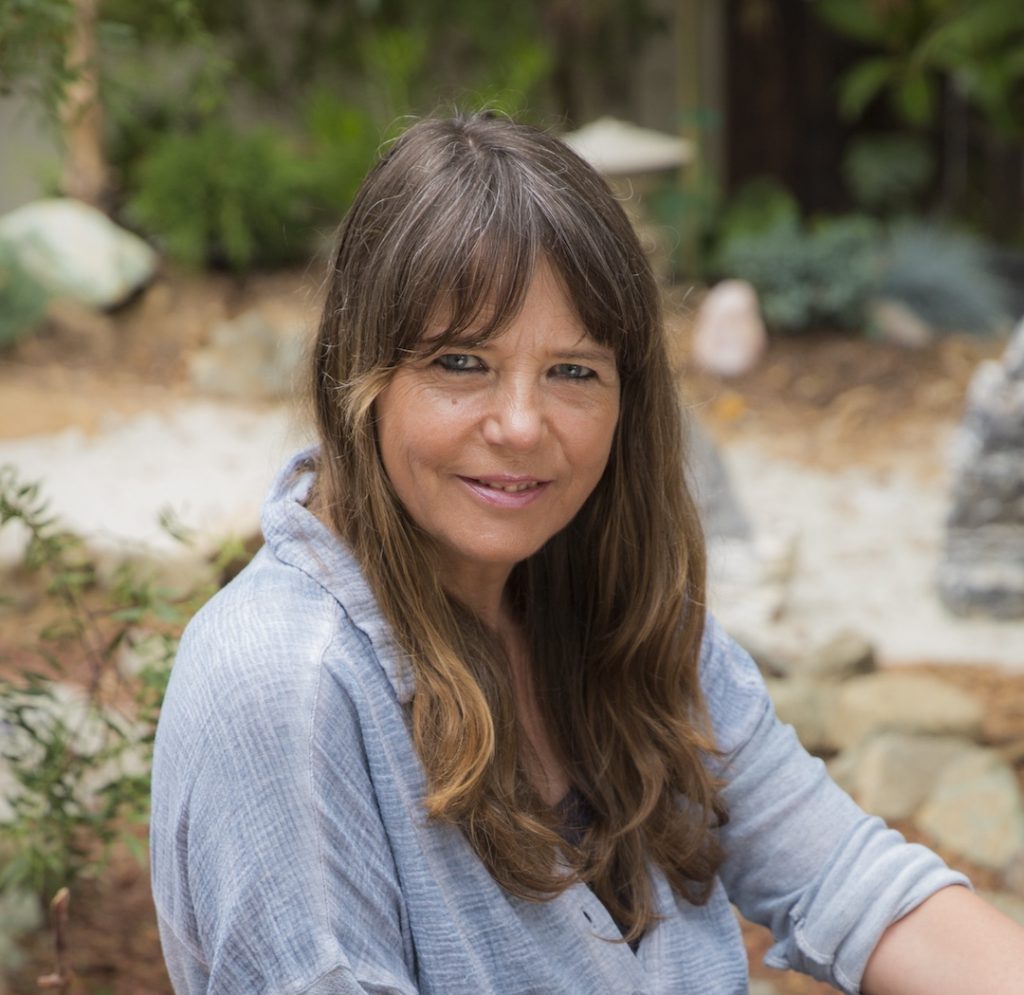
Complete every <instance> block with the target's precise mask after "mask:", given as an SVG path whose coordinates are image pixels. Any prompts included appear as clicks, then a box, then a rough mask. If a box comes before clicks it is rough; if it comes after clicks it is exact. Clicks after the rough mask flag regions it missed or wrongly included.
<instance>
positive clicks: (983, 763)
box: [916, 747, 1024, 870]
mask: <svg viewBox="0 0 1024 995" xmlns="http://www.w3.org/2000/svg"><path fill="white" fill-rule="evenodd" d="M916 821H917V825H918V826H919V827H920V828H921V829H922V830H923V831H924V832H926V833H927V834H928V835H929V836H930V837H931V838H932V839H933V840H934V841H935V842H936V843H937V844H939V845H940V846H943V847H949V848H950V849H952V850H954V851H956V852H957V853H959V854H961V855H962V856H963V857H965V858H966V859H968V860H970V861H971V862H973V863H975V864H978V865H980V866H982V867H986V868H989V869H991V870H1002V869H1004V868H1005V867H1006V866H1007V865H1008V864H1009V863H1010V861H1011V860H1012V859H1013V858H1014V857H1015V856H1016V854H1017V853H1018V852H1019V851H1020V849H1021V847H1022V846H1024V802H1022V800H1021V795H1020V789H1019V788H1018V786H1017V778H1016V776H1015V775H1014V772H1013V768H1012V767H1010V765H1009V764H1008V763H1006V761H1005V760H1003V759H1002V757H1000V756H999V754H998V753H996V752H995V751H993V750H986V749H982V748H981V747H977V748H975V749H974V750H972V751H971V752H970V753H968V754H965V755H963V756H961V757H960V758H958V759H956V760H954V761H953V762H952V763H950V764H949V765H948V766H947V767H946V769H945V770H944V771H943V772H942V774H941V775H940V776H939V779H938V781H937V783H936V785H935V788H934V790H933V791H932V793H931V796H930V797H929V799H928V800H927V801H926V802H925V803H924V805H922V806H921V808H920V809H919V811H918V813H917V819H916Z"/></svg>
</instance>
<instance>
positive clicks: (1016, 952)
mask: <svg viewBox="0 0 1024 995" xmlns="http://www.w3.org/2000/svg"><path fill="white" fill-rule="evenodd" d="M861 990H862V991H863V992H864V993H865V995H962V993H963V992H984V993H985V995H1016V993H1019V992H1021V991H1024V927H1021V926H1019V925H1017V923H1015V922H1014V921H1013V920H1012V919H1009V918H1007V917H1006V916H1004V915H1003V914H1002V913H1001V912H999V911H997V910H996V909H994V908H993V907H992V906H991V905H989V904H988V903H987V902H985V901H983V900H982V899H980V898H978V896H977V895H975V894H974V893H973V892H971V891H968V890H967V889H966V888H959V887H952V888H943V889H942V890H941V891H938V892H936V893H935V894H934V895H932V896H931V898H929V899H927V900H926V901H925V902H922V903H921V905H919V906H918V907H917V908H916V909H914V911H913V912H911V913H910V914H909V915H907V916H904V918H902V919H900V920H899V921H897V922H894V923H893V924H892V925H891V926H890V927H889V928H888V929H887V930H886V931H885V933H883V934H882V938H881V940H880V941H879V943H878V946H877V947H875V952H874V953H873V954H872V955H871V958H870V960H869V961H868V965H867V968H866V969H865V971H864V979H863V982H862V988H861Z"/></svg>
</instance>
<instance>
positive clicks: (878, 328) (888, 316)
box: [868, 298, 935, 349]
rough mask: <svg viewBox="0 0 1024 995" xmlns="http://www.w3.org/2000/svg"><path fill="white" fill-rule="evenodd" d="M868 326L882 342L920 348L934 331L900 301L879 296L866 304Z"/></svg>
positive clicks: (928, 340)
mask: <svg viewBox="0 0 1024 995" xmlns="http://www.w3.org/2000/svg"><path fill="white" fill-rule="evenodd" d="M868 327H869V328H870V329H871V332H872V334H873V335H874V336H875V337H876V338H879V339H881V340H882V341H883V342H890V343H892V344H893V345H900V346H905V347H906V348H909V349H921V348H923V347H924V346H926V345H928V344H929V343H930V342H931V341H932V340H933V339H934V338H935V332H934V330H933V329H932V328H931V326H930V325H929V324H928V322H926V321H924V320H923V319H922V318H921V316H920V315H918V314H917V313H916V312H915V311H913V310H912V309H911V308H909V307H907V305H906V304H904V303H903V302H902V301H895V300H889V299H888V298H880V299H878V300H875V301H873V302H872V303H871V304H870V305H869V306H868Z"/></svg>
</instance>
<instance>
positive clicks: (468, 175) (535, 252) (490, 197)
mask: <svg viewBox="0 0 1024 995" xmlns="http://www.w3.org/2000/svg"><path fill="white" fill-rule="evenodd" d="M466 165H467V168H466V169H465V170H462V171H460V173H459V174H458V175H457V176H455V177H444V179H445V180H446V182H445V183H444V184H443V189H440V190H432V189H425V190H424V191H423V195H424V197H425V198H429V200H430V203H429V205H428V206H427V207H426V208H425V209H424V211H423V212H422V214H421V215H420V217H419V218H418V219H417V225H416V226H415V227H416V228H418V227H420V226H421V225H422V226H423V227H425V228H428V229H429V230H430V231H431V233H432V234H431V237H430V238H429V239H423V238H422V237H421V236H420V235H419V234H418V233H417V232H416V231H415V230H413V228H412V227H411V228H410V232H409V238H410V241H411V242H414V243H415V247H414V249H413V250H412V251H410V252H409V253H408V260H407V265H406V267H405V268H404V272H403V274H402V279H401V286H400V287H397V288H396V293H398V294H399V295H400V297H401V299H403V300H405V301H415V302H417V306H416V307H415V308H412V309H410V308H408V307H407V308H406V315H405V317H406V320H405V321H404V322H403V327H402V328H401V330H400V333H399V335H398V341H397V342H396V346H397V348H398V350H399V356H397V357H396V361H400V360H401V359H402V358H408V357H409V356H423V355H429V354H431V353H434V352H436V351H438V350H440V349H445V348H449V347H451V346H453V345H455V344H459V345H461V346H470V347H472V346H478V345H481V344H483V343H484V342H486V341H487V340H488V339H490V338H492V337H493V336H494V335H496V334H498V333H499V332H500V331H501V330H502V329H503V328H504V327H506V326H507V325H508V323H509V322H510V321H512V320H513V319H514V318H515V316H516V315H517V314H518V313H519V310H520V309H521V307H522V305H523V301H524V300H525V298H526V294H527V292H528V290H529V287H530V284H531V282H532V280H533V276H534V273H535V271H536V268H537V264H538V262H539V261H540V258H541V257H542V255H543V254H544V248H543V241H544V240H543V238H542V236H541V232H540V230H539V229H540V218H539V212H538V211H537V209H536V206H535V204H533V203H532V201H531V199H530V198H529V197H528V195H527V194H526V192H525V191H524V190H523V182H524V181H523V178H522V177H520V176H517V175H515V172H514V171H513V170H511V169H507V168H506V169H505V170H501V169H500V168H499V169H495V168H494V167H495V164H494V163H489V164H487V166H486V171H487V175H486V182H483V181H482V176H479V175H475V174H476V173H477V172H480V173H481V174H482V173H483V172H484V169H483V168H482V166H483V164H481V163H478V162H472V161H471V162H469V163H467V164H466ZM453 208H457V209H453Z"/></svg>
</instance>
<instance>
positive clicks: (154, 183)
mask: <svg viewBox="0 0 1024 995" xmlns="http://www.w3.org/2000/svg"><path fill="white" fill-rule="evenodd" d="M134 181H135V185H136V187H137V191H136V193H135V194H134V195H133V196H132V197H131V199H130V200H129V201H128V203H127V205H126V209H125V210H126V215H127V217H128V219H129V220H131V221H133V222H134V223H137V224H138V225H140V226H141V227H142V228H144V229H145V230H147V231H149V232H153V233H155V234H157V235H158V236H159V238H160V240H161V242H162V244H163V246H164V247H165V248H166V250H167V251H168V252H169V253H170V254H171V255H172V256H174V257H175V258H177V259H179V260H181V261H183V262H185V263H189V264H192V265H195V266H200V265H204V264H214V265H226V266H228V267H230V268H232V269H235V270H244V269H248V268H251V267H253V266H271V265H277V264H283V263H288V262H292V261H294V260H295V259H299V258H302V257H303V256H305V255H306V254H307V252H308V237H309V235H308V233H309V230H310V222H311V220H312V216H313V190H312V183H311V177H310V175H309V170H308V168H307V164H306V163H305V162H304V161H303V159H302V158H300V157H299V155H298V154H297V153H296V151H295V149H294V148H293V146H292V144H291V142H289V141H288V140H287V138H285V137H284V136H282V135H281V134H280V133H278V132H275V131H271V130H268V129H260V130H255V129H254V130H250V131H248V132H242V131H239V130H238V129H236V128H234V127H232V126H230V125H228V124H226V123H225V122H223V121H220V120H216V119H211V120H209V121H207V122H205V123H203V124H202V125H201V126H200V127H199V128H198V129H197V130H195V131H193V132H170V133H168V134H167V135H164V136H162V137H161V138H159V139H157V140H156V142H155V143H154V145H153V146H152V148H150V149H149V150H147V151H146V152H145V153H144V154H143V155H142V157H141V159H140V161H139V163H138V165H137V171H136V173H135V176H134Z"/></svg>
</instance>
